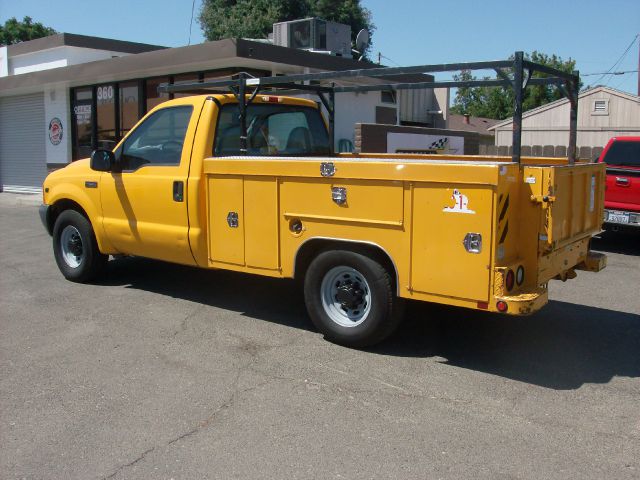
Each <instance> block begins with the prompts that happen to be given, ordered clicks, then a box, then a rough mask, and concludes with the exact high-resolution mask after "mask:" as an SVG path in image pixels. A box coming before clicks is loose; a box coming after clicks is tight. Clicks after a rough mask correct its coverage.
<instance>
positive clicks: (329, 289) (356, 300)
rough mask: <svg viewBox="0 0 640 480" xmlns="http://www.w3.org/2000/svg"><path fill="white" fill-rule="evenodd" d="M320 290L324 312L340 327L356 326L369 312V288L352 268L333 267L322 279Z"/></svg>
mask: <svg viewBox="0 0 640 480" xmlns="http://www.w3.org/2000/svg"><path fill="white" fill-rule="evenodd" d="M320 291H321V296H322V307H323V308H324V311H325V313H326V314H327V315H328V317H329V318H330V319H331V320H332V321H333V322H335V323H337V324H338V325H340V326H341V327H347V328H351V327H356V326H358V325H360V324H361V323H362V322H364V321H365V320H366V319H367V317H368V316H369V313H370V312H371V289H370V288H369V284H368V283H367V280H366V279H365V277H364V275H362V274H361V273H360V272H358V271H357V270H356V269H354V268H351V267H347V266H338V267H333V268H332V269H331V270H329V271H328V272H327V273H326V275H325V276H324V278H323V279H322V284H321V286H320Z"/></svg>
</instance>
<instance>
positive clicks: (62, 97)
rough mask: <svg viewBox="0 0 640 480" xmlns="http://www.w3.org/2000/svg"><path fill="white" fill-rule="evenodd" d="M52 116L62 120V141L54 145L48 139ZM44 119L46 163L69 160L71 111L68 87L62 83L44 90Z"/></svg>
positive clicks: (58, 162)
mask: <svg viewBox="0 0 640 480" xmlns="http://www.w3.org/2000/svg"><path fill="white" fill-rule="evenodd" d="M53 118H58V119H59V120H60V121H61V122H62V141H61V142H60V143H59V144H58V145H54V144H53V143H51V141H50V140H49V123H50V122H51V120H52V119H53ZM44 120H45V125H44V126H43V127H44V128H43V129H42V131H43V135H44V136H45V145H46V158H47V163H48V164H50V163H55V164H61V163H62V164H65V163H69V162H70V161H71V113H70V106H69V89H68V88H66V87H64V86H63V85H58V86H56V85H52V86H48V87H47V88H46V89H45V91H44Z"/></svg>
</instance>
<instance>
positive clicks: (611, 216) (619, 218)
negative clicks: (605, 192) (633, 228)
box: [607, 212, 629, 223]
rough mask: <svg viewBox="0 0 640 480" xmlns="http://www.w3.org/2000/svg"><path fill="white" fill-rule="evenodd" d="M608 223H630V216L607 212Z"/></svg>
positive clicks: (624, 213) (625, 213) (622, 213)
mask: <svg viewBox="0 0 640 480" xmlns="http://www.w3.org/2000/svg"><path fill="white" fill-rule="evenodd" d="M607 222H611V223H629V214H628V213H627V212H607Z"/></svg>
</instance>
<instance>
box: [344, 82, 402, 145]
mask: <svg viewBox="0 0 640 480" xmlns="http://www.w3.org/2000/svg"><path fill="white" fill-rule="evenodd" d="M378 106H379V107H394V105H392V104H390V103H382V102H381V101H380V92H361V93H358V92H349V93H336V117H335V118H336V123H335V140H336V144H335V148H336V149H337V148H338V142H339V141H340V140H341V139H343V138H345V139H347V140H349V141H350V142H351V143H352V144H354V145H355V124H356V123H375V122H376V107H378ZM396 115H397V111H396Z"/></svg>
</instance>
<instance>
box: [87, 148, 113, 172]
mask: <svg viewBox="0 0 640 480" xmlns="http://www.w3.org/2000/svg"><path fill="white" fill-rule="evenodd" d="M115 163H116V157H115V155H114V154H113V152H112V151H111V150H105V149H103V148H98V149H97V150H94V151H93V152H91V163H90V165H91V170H96V171H98V172H110V171H111V170H113V166H114V165H115Z"/></svg>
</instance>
